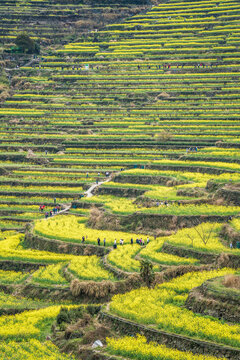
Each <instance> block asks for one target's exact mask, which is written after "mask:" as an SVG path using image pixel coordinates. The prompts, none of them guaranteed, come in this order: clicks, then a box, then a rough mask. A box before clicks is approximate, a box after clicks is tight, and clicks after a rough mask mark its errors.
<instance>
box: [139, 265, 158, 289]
mask: <svg viewBox="0 0 240 360" xmlns="http://www.w3.org/2000/svg"><path fill="white" fill-rule="evenodd" d="M140 275H141V278H142V279H143V281H144V282H145V283H146V285H147V287H149V288H150V287H151V285H152V283H153V281H154V279H155V274H154V271H153V264H152V263H151V262H150V261H147V260H141V261H140Z"/></svg>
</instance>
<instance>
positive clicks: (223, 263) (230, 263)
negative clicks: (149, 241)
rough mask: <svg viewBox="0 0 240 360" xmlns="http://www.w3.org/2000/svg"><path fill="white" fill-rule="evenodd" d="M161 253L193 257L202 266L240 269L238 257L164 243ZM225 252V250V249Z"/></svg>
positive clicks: (239, 258) (239, 257)
mask: <svg viewBox="0 0 240 360" xmlns="http://www.w3.org/2000/svg"><path fill="white" fill-rule="evenodd" d="M162 251H163V252H166V253H167V254H173V255H177V256H182V257H187V258H189V257H193V258H195V259H199V260H200V262H201V263H202V264H214V263H215V265H216V266H217V267H231V268H233V269H238V268H239V267H240V256H238V255H235V254H230V253H222V254H214V253H208V252H203V251H199V250H195V249H189V248H184V247H180V246H179V247H178V246H174V245H172V244H168V243H167V242H165V243H164V244H163V247H162ZM226 251H227V249H226Z"/></svg>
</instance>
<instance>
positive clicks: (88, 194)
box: [84, 173, 118, 198]
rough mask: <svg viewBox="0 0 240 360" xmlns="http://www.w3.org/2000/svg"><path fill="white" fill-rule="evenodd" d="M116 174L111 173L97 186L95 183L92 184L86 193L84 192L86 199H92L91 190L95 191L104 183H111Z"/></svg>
mask: <svg viewBox="0 0 240 360" xmlns="http://www.w3.org/2000/svg"><path fill="white" fill-rule="evenodd" d="M117 174H118V173H112V174H111V175H110V176H109V177H108V178H107V180H105V181H100V182H99V183H98V184H97V183H94V184H93V185H92V186H91V187H90V188H89V189H88V190H87V191H85V193H84V194H85V195H86V197H88V198H89V197H92V196H93V195H94V194H93V190H94V189H96V188H97V187H99V186H101V185H102V184H105V183H107V182H109V181H112V179H113V177H114V176H115V175H117Z"/></svg>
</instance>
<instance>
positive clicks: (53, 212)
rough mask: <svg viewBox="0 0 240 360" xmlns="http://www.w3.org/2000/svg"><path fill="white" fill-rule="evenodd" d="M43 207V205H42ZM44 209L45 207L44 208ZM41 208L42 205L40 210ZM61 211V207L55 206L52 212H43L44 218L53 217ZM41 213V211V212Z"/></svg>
mask: <svg viewBox="0 0 240 360" xmlns="http://www.w3.org/2000/svg"><path fill="white" fill-rule="evenodd" d="M43 206H44V205H43ZM44 207H45V206H44ZM41 208H42V205H41V206H40V209H41ZM60 210H61V206H60V205H57V206H55V207H54V208H53V209H52V210H50V211H46V212H45V218H46V219H47V218H48V217H51V216H53V215H56V214H57V213H58V212H59V211H60ZM41 211H42V210H41Z"/></svg>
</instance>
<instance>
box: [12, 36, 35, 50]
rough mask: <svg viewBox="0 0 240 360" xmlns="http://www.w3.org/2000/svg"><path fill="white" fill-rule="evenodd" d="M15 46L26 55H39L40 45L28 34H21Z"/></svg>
mask: <svg viewBox="0 0 240 360" xmlns="http://www.w3.org/2000/svg"><path fill="white" fill-rule="evenodd" d="M15 44H16V46H17V47H19V48H20V49H21V51H22V52H24V53H27V54H33V53H37V54H38V53H39V45H38V43H36V42H35V41H34V40H33V39H31V38H30V37H29V36H28V35H27V34H26V33H21V34H19V35H18V36H17V38H16V40H15Z"/></svg>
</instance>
